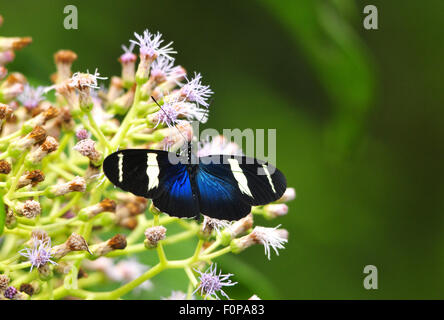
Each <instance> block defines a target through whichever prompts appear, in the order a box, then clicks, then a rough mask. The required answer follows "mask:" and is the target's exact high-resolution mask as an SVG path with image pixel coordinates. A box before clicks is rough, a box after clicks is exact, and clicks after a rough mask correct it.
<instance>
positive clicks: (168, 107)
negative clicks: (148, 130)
mask: <svg viewBox="0 0 444 320" xmlns="http://www.w3.org/2000/svg"><path fill="white" fill-rule="evenodd" d="M165 100H166V101H165V103H164V104H163V106H162V109H163V110H159V111H157V112H155V113H152V114H149V115H148V121H149V122H150V123H155V126H154V127H155V128H156V127H157V126H158V125H159V124H165V125H167V126H168V127H173V126H175V125H176V124H177V123H179V122H181V119H186V120H188V121H193V120H197V121H199V122H202V123H205V122H206V121H207V119H208V110H204V109H201V108H199V107H197V106H196V105H195V104H193V103H188V102H185V100H184V99H183V98H181V97H179V96H177V95H176V96H172V97H171V96H170V97H169V98H168V99H165Z"/></svg>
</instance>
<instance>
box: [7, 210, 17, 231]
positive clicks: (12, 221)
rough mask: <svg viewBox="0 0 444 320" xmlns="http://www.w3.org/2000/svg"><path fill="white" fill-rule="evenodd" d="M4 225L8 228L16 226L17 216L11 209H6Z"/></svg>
mask: <svg viewBox="0 0 444 320" xmlns="http://www.w3.org/2000/svg"><path fill="white" fill-rule="evenodd" d="M5 226H6V228H8V229H14V228H15V227H16V226H17V218H16V217H15V215H14V212H13V211H12V210H11V209H8V210H7V211H6V217H5Z"/></svg>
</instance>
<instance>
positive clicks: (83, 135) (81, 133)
mask: <svg viewBox="0 0 444 320" xmlns="http://www.w3.org/2000/svg"><path fill="white" fill-rule="evenodd" d="M90 136H91V135H90V133H89V132H88V131H87V130H86V129H79V130H77V131H76V138H77V139H78V140H85V139H88V138H89V137H90Z"/></svg>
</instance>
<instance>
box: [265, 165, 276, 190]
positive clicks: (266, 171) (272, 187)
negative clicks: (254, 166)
mask: <svg viewBox="0 0 444 320" xmlns="http://www.w3.org/2000/svg"><path fill="white" fill-rule="evenodd" d="M262 168H264V172H265V174H266V175H267V178H268V182H269V183H270V186H271V189H273V192H274V193H276V189H275V188H274V184H273V180H271V175H270V172H269V171H268V168H267V165H266V164H263V165H262Z"/></svg>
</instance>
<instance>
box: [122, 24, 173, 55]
mask: <svg viewBox="0 0 444 320" xmlns="http://www.w3.org/2000/svg"><path fill="white" fill-rule="evenodd" d="M134 36H135V37H136V39H137V41H135V40H130V42H132V43H134V44H136V45H138V46H139V52H140V55H141V56H147V57H149V58H150V59H152V61H153V60H154V59H156V58H157V57H159V56H164V57H166V58H168V59H170V60H173V58H172V57H171V56H170V54H174V53H177V52H176V51H174V50H173V48H172V47H171V44H173V42H170V43H168V44H167V45H165V46H163V47H161V45H162V43H163V41H164V40H163V39H162V34H161V33H160V32H157V33H156V34H152V33H150V32H149V30H148V29H146V30H145V31H144V32H143V34H142V35H139V34H137V33H136V32H134Z"/></svg>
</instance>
